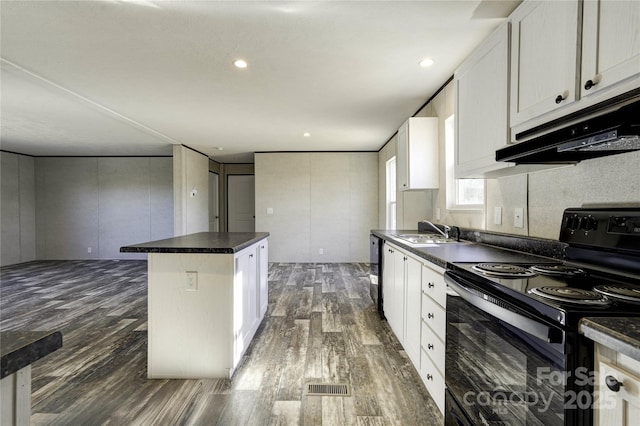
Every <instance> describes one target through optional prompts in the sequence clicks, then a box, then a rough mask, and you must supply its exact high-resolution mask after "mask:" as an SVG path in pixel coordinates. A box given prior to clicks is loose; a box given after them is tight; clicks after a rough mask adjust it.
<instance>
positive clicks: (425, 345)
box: [420, 322, 445, 374]
mask: <svg viewBox="0 0 640 426" xmlns="http://www.w3.org/2000/svg"><path fill="white" fill-rule="evenodd" d="M420 345H421V346H422V350H423V351H424V352H425V353H426V354H427V355H429V358H431V360H432V361H433V363H434V364H435V366H436V368H437V369H438V371H440V373H442V374H444V358H445V347H444V342H443V341H442V340H441V339H440V338H439V337H437V336H436V333H435V332H434V331H433V330H432V329H431V328H429V326H428V325H427V324H425V323H424V322H422V335H421V336H420Z"/></svg>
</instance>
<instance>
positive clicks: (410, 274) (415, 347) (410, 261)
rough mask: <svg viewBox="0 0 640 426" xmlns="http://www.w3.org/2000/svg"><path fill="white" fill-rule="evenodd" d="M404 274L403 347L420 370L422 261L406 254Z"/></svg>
mask: <svg viewBox="0 0 640 426" xmlns="http://www.w3.org/2000/svg"><path fill="white" fill-rule="evenodd" d="M405 264H406V274H405V315H404V320H405V323H404V348H405V350H406V352H407V355H409V358H410V359H411V361H413V365H414V366H415V367H416V369H417V370H418V371H420V332H421V330H420V323H421V321H422V317H421V302H422V298H421V294H422V288H421V281H422V263H421V262H419V261H418V260H416V259H414V258H413V257H411V256H407V260H406V261H405Z"/></svg>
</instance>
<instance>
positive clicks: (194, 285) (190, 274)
mask: <svg viewBox="0 0 640 426" xmlns="http://www.w3.org/2000/svg"><path fill="white" fill-rule="evenodd" d="M197 289H198V272H196V271H187V285H186V290H189V291H195V290H197Z"/></svg>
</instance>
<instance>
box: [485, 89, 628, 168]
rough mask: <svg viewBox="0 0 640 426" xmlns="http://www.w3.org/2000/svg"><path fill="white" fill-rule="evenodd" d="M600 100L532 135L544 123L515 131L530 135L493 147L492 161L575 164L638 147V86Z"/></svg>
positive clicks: (522, 134)
mask: <svg viewBox="0 0 640 426" xmlns="http://www.w3.org/2000/svg"><path fill="white" fill-rule="evenodd" d="M621 98H622V97H621ZM614 101H615V103H614ZM603 104H605V105H603ZM603 104H601V105H598V106H594V107H591V108H588V109H586V110H584V111H582V112H581V113H578V114H576V116H575V117H573V120H572V121H571V124H567V123H568V122H569V120H571V118H572V117H566V118H564V119H561V120H556V121H554V122H553V123H552V124H555V127H554V128H553V130H551V131H549V132H547V133H544V134H542V135H539V136H535V133H539V132H541V131H544V130H543V129H541V128H542V127H545V128H548V127H549V126H548V125H546V126H539V127H538V128H535V129H532V130H529V131H526V132H522V133H520V134H518V135H516V139H524V138H526V137H529V136H530V135H534V136H533V137H531V138H530V139H528V140H524V141H522V142H518V143H515V144H513V145H509V146H506V147H504V148H501V149H499V150H497V151H496V161H504V162H513V163H516V164H575V163H578V162H579V161H582V160H587V159H590V158H597V157H602V156H606V155H614V154H620V153H624V152H630V151H637V150H640V137H639V135H640V89H639V90H634V91H633V92H630V93H629V94H627V95H626V96H625V97H624V98H623V99H622V100H621V99H619V98H616V99H614V100H612V101H609V102H606V103H603ZM589 116H590V117H589ZM587 117H589V118H587Z"/></svg>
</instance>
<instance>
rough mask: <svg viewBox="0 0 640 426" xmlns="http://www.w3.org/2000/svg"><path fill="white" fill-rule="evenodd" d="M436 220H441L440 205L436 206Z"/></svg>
mask: <svg viewBox="0 0 640 426" xmlns="http://www.w3.org/2000/svg"><path fill="white" fill-rule="evenodd" d="M436 220H440V207H436Z"/></svg>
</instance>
